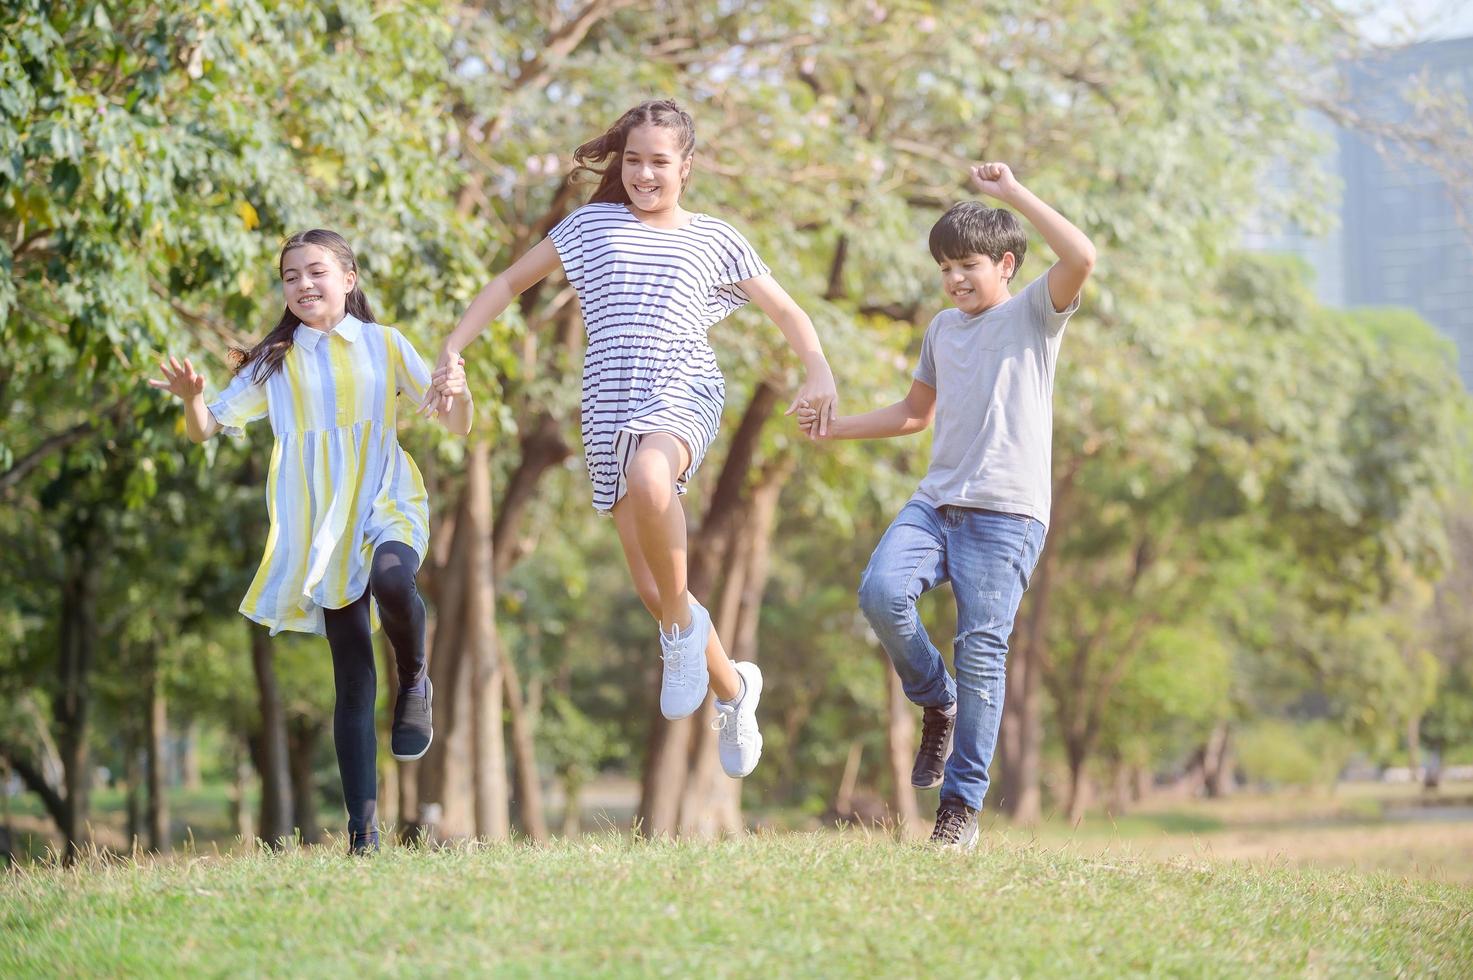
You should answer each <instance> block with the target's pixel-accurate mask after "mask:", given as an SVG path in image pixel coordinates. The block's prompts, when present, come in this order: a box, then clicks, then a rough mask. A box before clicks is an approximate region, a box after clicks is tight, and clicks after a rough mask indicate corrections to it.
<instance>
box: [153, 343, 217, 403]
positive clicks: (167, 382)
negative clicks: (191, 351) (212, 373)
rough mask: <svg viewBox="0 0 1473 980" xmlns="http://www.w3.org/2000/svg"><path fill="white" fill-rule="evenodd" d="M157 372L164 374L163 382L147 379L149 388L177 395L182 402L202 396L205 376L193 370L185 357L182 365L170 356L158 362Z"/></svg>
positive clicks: (192, 366) (156, 379)
mask: <svg viewBox="0 0 1473 980" xmlns="http://www.w3.org/2000/svg"><path fill="white" fill-rule="evenodd" d="M159 370H160V371H162V372H163V373H164V378H163V380H162V381H161V380H159V379H158V378H149V379H148V384H149V386H150V387H153V388H158V389H159V390H160V391H167V392H169V393H170V394H173V395H178V396H179V397H180V399H182V400H184V401H189V399H191V398H193V397H195V396H196V395H202V394H204V390H205V376H204V375H203V374H200V373H199V372H198V371H196V370H195V369H194V365H193V364H191V363H190V362H189V358H187V357H186V358H185V359H184V363H183V364H180V363H179V359H178V358H176V357H174V356H173V355H172V354H171V355H169V359H168V360H167V361H159Z"/></svg>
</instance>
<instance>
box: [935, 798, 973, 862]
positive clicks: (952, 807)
mask: <svg viewBox="0 0 1473 980" xmlns="http://www.w3.org/2000/svg"><path fill="white" fill-rule="evenodd" d="M931 843H932V844H939V845H941V846H942V847H954V848H956V849H957V850H960V851H970V850H971V849H972V848H974V847H976V846H977V811H976V810H973V809H972V808H971V807H969V806H967V805H966V804H965V803H959V802H957V801H956V800H942V801H941V808H940V809H938V810H937V811H936V829H935V830H932V831H931Z"/></svg>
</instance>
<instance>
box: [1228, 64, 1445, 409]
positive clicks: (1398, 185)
mask: <svg viewBox="0 0 1473 980" xmlns="http://www.w3.org/2000/svg"><path fill="white" fill-rule="evenodd" d="M1424 76H1425V78H1426V79H1427V81H1428V82H1429V84H1430V87H1431V88H1432V89H1434V90H1438V89H1444V88H1446V89H1452V90H1455V91H1458V92H1461V93H1462V94H1463V98H1464V99H1465V100H1466V101H1467V103H1468V104H1469V105H1470V106H1473V37H1464V38H1455V39H1450V40H1440V41H1428V42H1423V43H1420V44H1411V45H1408V46H1406V47H1403V48H1399V49H1396V50H1394V51H1391V52H1389V53H1387V54H1385V55H1382V56H1380V57H1378V58H1376V59H1375V60H1373V61H1366V62H1362V63H1360V64H1357V65H1356V66H1355V67H1354V68H1353V69H1352V70H1351V75H1350V92H1351V98H1352V99H1353V100H1354V103H1355V107H1356V109H1357V110H1358V111H1360V112H1363V113H1367V114H1370V115H1372V116H1373V117H1374V118H1376V119H1379V120H1385V121H1390V122H1397V121H1405V120H1408V119H1409V118H1410V117H1411V112H1412V110H1411V108H1410V106H1408V105H1407V103H1406V102H1404V101H1403V100H1402V98H1401V94H1400V93H1402V92H1404V91H1406V90H1407V88H1408V87H1409V86H1411V85H1413V84H1415V83H1416V82H1417V80H1418V79H1419V78H1421V77H1424ZM1325 165H1326V166H1328V167H1330V168H1331V169H1332V170H1333V171H1334V172H1335V173H1336V175H1337V176H1338V177H1339V178H1340V180H1341V183H1342V190H1341V195H1340V198H1339V206H1338V209H1337V210H1338V214H1337V215H1336V217H1337V219H1338V220H1337V222H1336V228H1335V230H1334V231H1332V232H1331V233H1330V234H1329V235H1327V236H1325V237H1313V236H1308V235H1303V234H1296V233H1294V232H1293V231H1289V232H1284V233H1264V232H1254V233H1250V234H1249V235H1248V236H1247V244H1248V245H1249V247H1252V248H1256V249H1260V250H1263V251H1282V252H1291V253H1293V254H1296V255H1299V256H1301V257H1303V258H1304V259H1306V260H1307V261H1308V262H1309V263H1310V265H1311V266H1313V268H1314V271H1315V282H1316V293H1317V295H1318V297H1319V299H1320V301H1321V302H1323V303H1325V304H1326V305H1329V306H1402V307H1408V308H1410V309H1413V310H1416V311H1417V312H1418V313H1419V314H1421V315H1422V317H1423V318H1424V319H1426V320H1427V321H1428V322H1429V323H1431V324H1432V325H1433V326H1435V327H1437V328H1438V329H1439V330H1441V331H1442V332H1443V334H1445V335H1446V336H1447V337H1449V338H1451V339H1452V341H1453V342H1454V343H1455V344H1457V347H1458V373H1459V374H1460V375H1461V376H1462V379H1463V384H1464V386H1466V387H1467V388H1469V389H1470V390H1473V213H1470V214H1465V215H1462V216H1461V217H1460V215H1459V213H1458V209H1457V208H1456V207H1455V206H1454V201H1453V197H1452V192H1451V191H1450V190H1449V188H1448V187H1447V185H1446V184H1445V183H1444V181H1443V179H1442V177H1441V176H1440V175H1439V174H1438V173H1437V172H1436V171H1435V170H1434V169H1433V168H1431V167H1429V166H1427V165H1425V164H1423V163H1419V162H1417V161H1414V160H1411V159H1408V157H1407V155H1406V154H1405V153H1403V152H1401V151H1399V150H1398V149H1397V148H1396V147H1395V146H1392V145H1383V146H1381V147H1379V148H1378V146H1377V145H1376V142H1375V138H1374V136H1371V135H1366V134H1362V133H1359V132H1351V131H1347V130H1344V129H1338V128H1337V129H1336V130H1335V131H1334V149H1333V150H1332V152H1331V153H1330V154H1328V156H1327V159H1326V160H1325ZM1465 170H1466V167H1465ZM1465 204H1466V205H1468V206H1469V207H1470V209H1473V201H1465Z"/></svg>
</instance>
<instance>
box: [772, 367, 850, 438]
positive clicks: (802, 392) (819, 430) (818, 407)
mask: <svg viewBox="0 0 1473 980" xmlns="http://www.w3.org/2000/svg"><path fill="white" fill-rule="evenodd" d="M800 406H802V407H805V408H807V409H808V410H809V411H811V412H812V413H813V424H812V425H811V426H803V419H802V416H801V415H800V416H799V419H798V424H799V425H800V426H803V427H804V428H805V429H806V430H807V433H808V438H810V439H817V438H819V437H820V436H826V435H828V434H829V426H830V425H831V424H833V421H834V416H835V415H837V414H838V413H839V393H838V390H837V389H836V388H835V386H834V375H833V372H832V371H830V370H829V366H828V364H827V363H826V362H820V363H818V364H815V365H814V366H813V367H810V368H809V369H808V377H807V379H806V380H805V381H804V382H803V387H801V388H799V389H798V396H797V397H796V398H794V399H793V404H791V405H789V406H788V410H787V411H786V412H784V413H783V414H784V415H792V414H793V413H795V412H797V411H798V410H799V408H800Z"/></svg>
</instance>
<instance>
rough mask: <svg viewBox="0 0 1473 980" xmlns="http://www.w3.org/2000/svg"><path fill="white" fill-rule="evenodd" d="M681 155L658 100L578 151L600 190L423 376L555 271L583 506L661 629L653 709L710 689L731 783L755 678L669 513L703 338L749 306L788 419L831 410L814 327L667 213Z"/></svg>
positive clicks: (753, 730) (525, 259)
mask: <svg viewBox="0 0 1473 980" xmlns="http://www.w3.org/2000/svg"><path fill="white" fill-rule="evenodd" d="M694 150H695V126H694V124H693V123H692V121H691V117H690V116H689V115H688V114H687V113H686V112H685V111H684V110H683V109H681V108H680V106H678V105H677V104H675V103H674V102H670V101H652V102H645V103H642V104H641V105H638V106H636V107H634V108H633V109H631V110H629V111H628V112H626V113H625V114H624V115H623V116H621V117H620V118H619V121H618V122H616V123H615V124H614V125H613V126H612V127H611V128H610V129H609V130H608V131H607V132H605V133H604V134H603V135H602V136H600V137H598V138H597V139H594V140H590V141H589V142H587V143H584V144H583V145H582V146H580V147H578V149H577V150H576V151H574V159H575V161H576V162H577V166H578V169H579V170H583V171H588V172H591V173H592V174H594V175H596V176H597V178H598V188H597V189H596V190H595V191H594V193H593V196H592V198H591V199H590V201H589V203H588V204H586V205H584V206H583V207H581V208H579V209H578V210H576V211H574V212H573V213H572V214H570V215H568V217H567V218H565V219H564V220H563V221H562V222H561V223H560V224H558V225H557V226H556V227H555V228H553V229H552V231H551V232H550V233H549V234H548V236H547V238H546V239H544V240H543V241H542V242H540V243H539V244H538V245H536V246H535V247H533V248H532V249H531V250H530V251H528V252H527V253H526V254H525V255H523V256H522V257H521V258H520V259H518V260H517V261H516V262H514V263H513V264H512V265H511V267H510V268H508V269H507V270H506V271H505V272H503V273H502V274H501V275H499V276H497V277H496V278H495V279H494V280H493V281H492V282H491V283H490V284H489V285H487V286H486V287H485V288H484V289H482V290H481V292H480V294H479V295H478V296H477V297H476V298H475V301H474V302H472V303H471V306H470V309H468V310H467V311H466V313H465V315H464V316H463V317H462V318H461V320H460V323H459V324H458V325H457V326H456V328H455V329H454V330H453V331H452V332H451V334H450V336H449V337H448V338H447V339H446V341H445V343H444V346H443V348H442V350H441V353H440V359H439V365H438V367H437V368H436V373H435V377H436V379H438V378H439V377H441V376H442V375H443V374H445V373H448V372H449V371H450V370H451V369H452V367H453V365H454V364H455V363H456V361H457V359H458V358H459V356H460V352H461V350H463V349H464V348H465V345H466V344H469V343H470V342H471V341H472V340H474V339H475V338H476V337H478V336H480V334H481V332H482V331H483V330H484V329H485V328H486V326H487V324H489V323H490V322H491V321H492V320H494V319H495V318H496V317H497V316H499V315H500V314H501V313H502V311H503V310H505V309H506V307H507V306H508V305H509V304H510V303H511V301H512V300H513V299H514V298H515V297H517V296H518V295H520V294H521V293H522V292H523V291H524V290H526V289H527V288H528V287H530V286H532V285H533V284H534V283H537V282H539V281H541V280H542V279H543V278H544V277H546V276H547V275H549V274H550V273H551V272H552V271H553V270H554V269H556V268H557V267H558V265H559V264H561V266H562V269H563V272H564V274H565V275H566V276H567V278H568V281H569V282H570V283H571V284H572V286H573V288H574V289H575V290H576V291H577V294H578V301H579V305H580V307H581V308H582V312H583V322H584V325H585V327H586V328H587V332H588V348H587V351H586V352H585V354H584V361H583V398H582V422H583V449H584V455H585V457H586V460H587V463H588V475H589V477H590V478H591V479H592V481H593V506H594V509H595V510H597V511H598V512H599V513H600V514H609V515H612V517H613V519H614V524H615V526H616V527H617V529H618V532H619V540H620V543H621V544H622V545H623V548H624V555H625V558H626V559H627V561H628V563H629V570H630V573H631V575H632V576H633V578H634V586H635V588H636V590H637V591H638V592H639V596H640V598H641V599H642V600H643V602H644V604H645V606H646V607H647V608H648V609H649V611H650V613H651V615H653V616H654V617H655V618H656V619H657V620H659V625H660V648H661V656H662V659H663V661H664V670H663V672H662V680H661V684H660V708H661V710H662V711H663V712H664V714H665V716H666V717H667V718H672V719H674V718H683V717H685V716H687V715H689V714H691V713H692V712H694V711H695V710H696V709H697V708H698V707H700V705H701V704H702V702H703V701H704V700H705V698H706V691H707V688H708V687H709V688H710V689H711V690H712V691H713V692H714V693H715V695H716V699H717V700H716V710H717V713H718V714H717V721H716V724H717V727H718V728H719V729H720V731H721V737H720V739H719V750H720V756H721V763H722V767H723V768H724V769H725V770H726V772H727V774H728V775H731V776H736V777H740V776H745V775H747V774H748V773H750V772H751V771H752V769H753V767H755V766H756V764H757V760H758V758H759V757H760V755H761V752H762V736H761V733H760V732H759V731H758V728H757V720H756V710H757V703H758V699H759V698H760V696H761V693H762V673H761V671H759V670H758V669H757V665H756V664H754V663H740V664H733V663H732V662H731V660H730V659H728V657H727V655H726V651H725V649H724V648H723V646H722V644H721V641H720V639H719V638H718V637H717V636H716V633H715V631H714V630H713V629H712V627H711V617H710V615H709V614H708V613H707V612H706V610H705V609H704V608H703V607H702V606H701V604H700V603H699V602H698V601H697V600H696V599H695V597H693V596H691V595H690V594H689V593H688V592H687V591H686V523H685V513H684V511H683V510H682V509H681V505H680V502H679V499H678V498H679V496H680V495H681V494H683V493H685V485H686V483H687V482H688V481H689V480H690V478H691V475H692V474H694V473H695V471H696V468H697V467H699V466H700V464H701V460H702V458H703V457H704V456H705V454H706V450H707V449H708V448H709V447H710V445H711V442H712V440H713V439H714V438H715V436H716V428H717V426H718V424H719V423H720V419H721V408H722V401H723V398H724V396H725V386H724V384H723V382H722V378H721V370H720V368H719V367H718V366H717V363H716V356H715V354H714V353H713V352H712V350H711V346H710V344H709V342H708V340H707V336H706V334H707V331H708V330H709V329H710V327H711V326H712V325H714V324H715V323H716V322H717V321H719V320H721V319H722V318H723V317H725V316H726V315H727V314H728V313H731V312H732V311H733V310H735V309H737V308H738V307H740V306H742V305H743V304H744V303H746V302H748V301H749V300H750V301H753V302H755V303H756V304H757V305H758V306H759V307H760V308H761V309H762V311H763V312H764V313H766V314H767V315H768V316H769V317H770V318H771V319H772V320H773V321H774V322H775V323H776V324H777V325H778V327H779V328H780V329H781V330H782V332H783V335H784V336H785V337H786V338H787V340H788V342H789V343H790V344H791V345H792V347H793V350H794V351H795V352H796V353H797V355H798V356H799V357H800V358H801V359H802V362H803V366H804V368H805V369H806V373H807V377H806V380H805V382H804V383H803V385H802V387H801V388H800V390H799V391H798V394H797V397H796V398H795V399H794V401H793V405H792V406H790V407H789V409H788V412H789V414H791V413H792V412H793V411H794V409H795V407H796V406H797V405H798V404H799V403H800V402H806V403H807V404H808V405H809V406H811V407H812V408H813V409H814V411H815V412H816V413H817V416H818V417H819V418H820V419H822V420H823V422H822V425H823V426H824V427H825V429H826V426H827V422H828V420H829V419H830V418H831V417H832V415H833V411H834V407H835V397H836V396H835V392H834V379H833V375H832V373H831V372H830V371H829V366H828V362H827V361H826V360H825V359H824V356H823V350H822V348H821V347H820V345H819V341H818V336H817V334H816V333H815V332H814V329H813V324H812V322H811V321H810V320H809V318H808V316H807V315H806V314H805V313H804V312H803V311H802V310H801V309H799V308H798V305H797V304H796V303H794V302H793V300H792V299H791V298H790V297H789V296H788V294H787V293H786V292H784V290H783V288H782V287H781V286H779V285H778V283H777V281H776V280H775V279H773V277H772V275H771V273H770V272H769V271H768V268H767V266H766V265H765V264H763V262H762V260H761V258H759V257H758V256H757V253H756V252H755V251H753V249H752V246H751V245H749V244H748V243H747V240H746V239H745V238H743V237H742V235H741V233H740V232H738V231H737V230H736V229H734V228H733V227H732V226H731V225H729V224H727V223H726V222H724V221H721V220H720V219H718V218H715V217H712V216H711V215H707V214H693V213H691V212H689V211H686V210H685V209H684V208H682V207H681V205H680V195H681V192H682V191H683V190H684V189H685V186H686V183H687V181H688V180H689V177H690V171H691V163H692V154H693V152H694ZM436 398H437V396H436V395H435V394H434V393H433V392H431V393H430V394H429V395H428V396H427V397H426V399H425V402H424V408H425V410H426V411H432V410H435V409H436V408H443V407H444V406H443V402H437V401H436Z"/></svg>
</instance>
